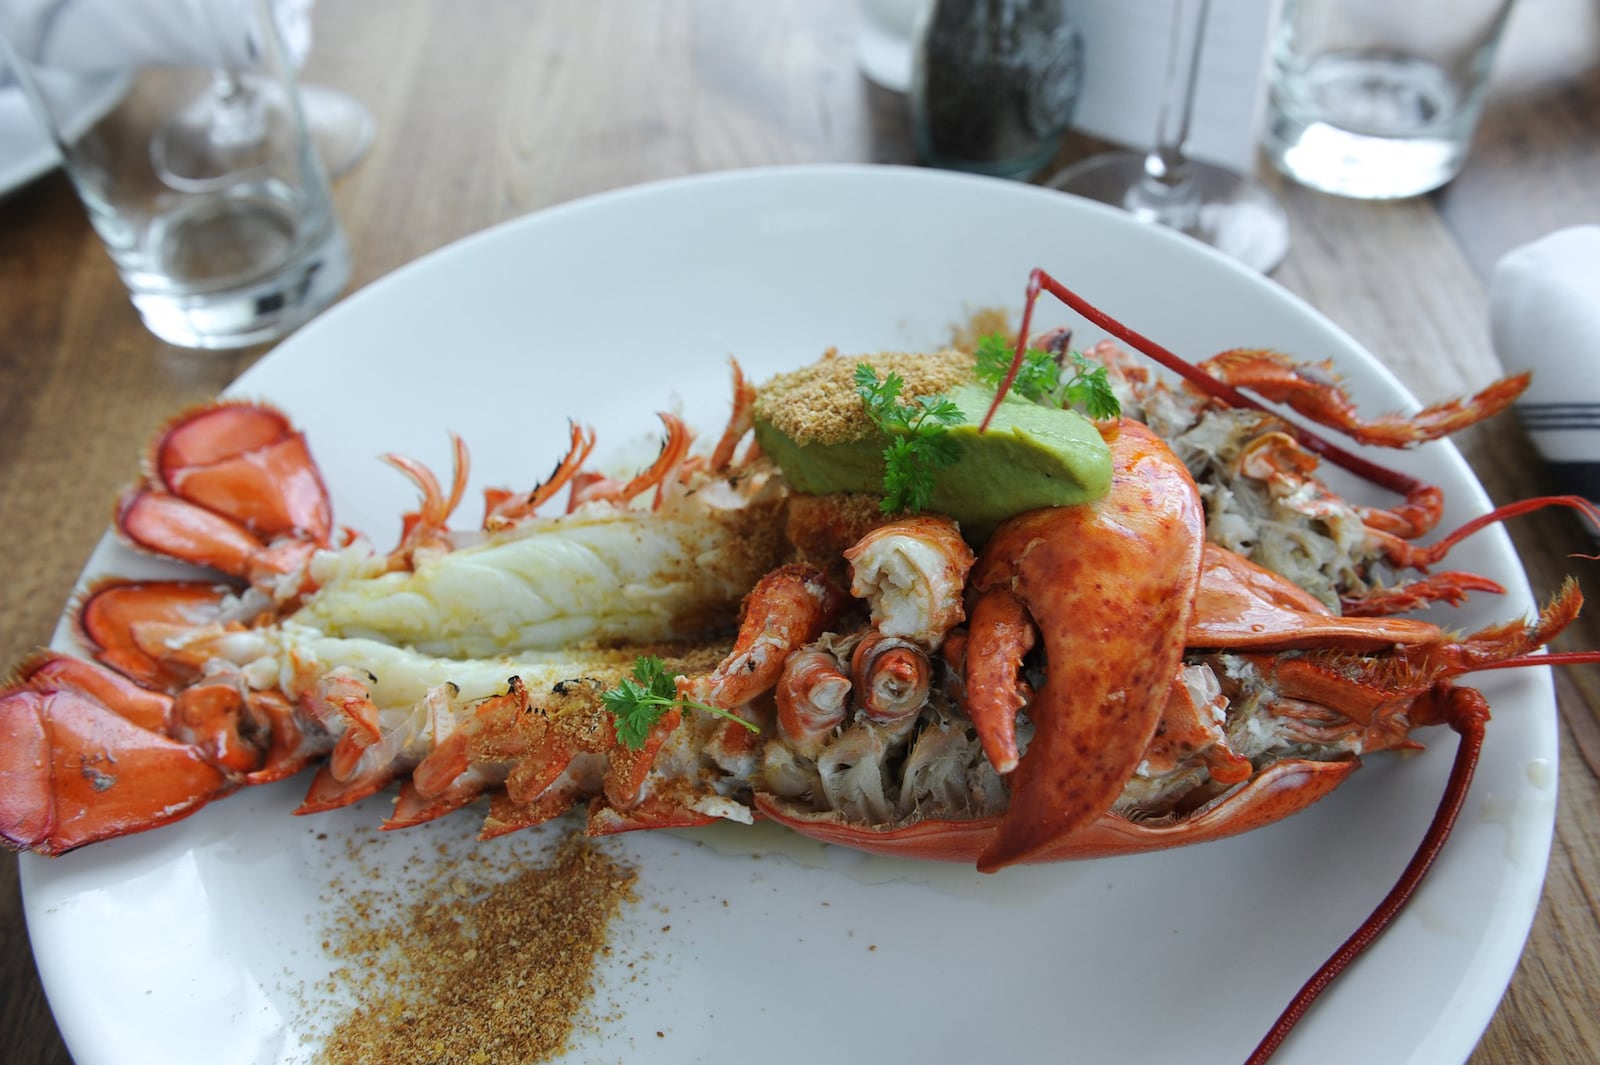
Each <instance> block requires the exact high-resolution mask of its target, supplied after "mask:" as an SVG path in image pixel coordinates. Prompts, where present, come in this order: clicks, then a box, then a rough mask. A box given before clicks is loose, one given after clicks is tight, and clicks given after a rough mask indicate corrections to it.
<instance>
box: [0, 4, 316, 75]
mask: <svg viewBox="0 0 1600 1065" xmlns="http://www.w3.org/2000/svg"><path fill="white" fill-rule="evenodd" d="M310 7H311V0H272V2H271V4H270V8H271V11H272V15H273V20H274V21H275V22H276V23H277V25H278V31H279V35H280V37H281V38H282V40H283V42H284V46H285V50H286V51H287V52H288V54H289V56H290V59H291V62H293V63H294V64H295V65H296V66H298V65H299V63H300V61H302V60H303V59H304V57H305V54H306V52H307V51H309V50H310V44H311V42H310V17H309V11H310ZM254 8H255V5H254V3H252V0H0V34H3V35H4V36H5V37H6V38H7V40H9V41H10V42H11V46H12V47H13V48H14V49H15V50H16V52H17V54H18V55H20V56H21V57H22V58H23V59H26V60H30V61H32V62H33V63H35V64H37V65H38V66H39V67H41V68H48V69H52V70H59V71H62V72H65V73H71V74H103V73H109V72H113V71H121V70H136V69H139V68H141V67H149V66H200V67H222V66H234V67H238V66H248V65H250V64H251V62H252V57H253V56H254V55H256V54H258V53H259V51H260V48H261V42H260V41H259V40H258V39H257V34H256V33H255V31H254V28H253V27H254V25H255V23H256V12H255V9H254Z"/></svg>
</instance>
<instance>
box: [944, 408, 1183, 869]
mask: <svg viewBox="0 0 1600 1065" xmlns="http://www.w3.org/2000/svg"><path fill="white" fill-rule="evenodd" d="M1107 443H1108V444H1110V446H1111V458H1112V468H1113V474H1112V482H1111V489H1110V491H1109V492H1108V493H1107V494H1106V495H1105V496H1103V497H1101V499H1099V500H1097V501H1096V502H1094V503H1092V504H1089V505H1086V506H1077V507H1057V508H1051V509H1046V510H1036V511H1030V512H1028V513H1026V514H1022V515H1019V516H1018V517H1016V518H1013V519H1011V520H1009V521H1008V522H1006V523H1005V524H1004V525H1002V526H1001V527H1000V529H999V530H998V531H997V532H996V533H995V535H994V536H993V537H992V538H991V539H990V541H989V543H988V544H987V545H986V546H985V548H984V552H983V555H982V557H980V558H979V559H978V563H977V567H976V568H975V569H974V571H973V579H972V582H971V587H972V588H973V589H974V590H975V592H976V594H977V596H978V598H979V601H978V602H975V603H974V606H973V609H972V610H971V611H970V612H969V616H970V617H972V618H973V619H974V621H975V622H976V621H978V620H979V619H981V618H982V617H984V616H985V614H986V613H987V611H986V610H985V609H984V604H983V603H982V601H981V600H982V599H983V597H985V596H1002V597H1003V596H1014V597H1015V598H1016V599H1017V600H1018V601H1020V602H1021V604H1022V605H1023V606H1024V607H1025V608H1026V610H1027V613H1028V614H1029V615H1030V616H1031V617H1032V619H1033V621H1034V623H1035V624H1036V625H1037V627H1038V629H1039V631H1040V636H1041V639H1042V641H1043V645H1044V649H1045V660H1046V670H1047V674H1048V675H1047V679H1046V680H1045V683H1044V684H1043V686H1041V687H1040V689H1039V691H1038V693H1037V695H1036V696H1035V698H1034V700H1033V702H1032V703H1031V704H1030V705H1029V708H1028V714H1029V717H1030V718H1031V719H1032V720H1033V723H1034V726H1035V732H1034V737H1033V741H1032V743H1031V744H1030V745H1029V747H1028V749H1027V751H1026V753H1025V754H1023V756H1022V759H1021V761H1020V762H1019V763H1018V764H1017V766H1016V769H1015V770H1014V771H1013V772H1011V773H1010V774H1009V783H1010V791H1011V801H1010V804H1009V806H1008V808H1007V811H1006V814H1005V816H1004V818H1003V820H1002V821H1001V824H1000V828H999V831H998V832H997V833H996V835H995V837H994V838H993V840H992V841H991V842H990V843H989V844H988V845H987V846H986V847H985V848H984V851H983V853H982V854H981V855H980V856H979V859H978V868H979V869H981V870H983V871H985V872H992V871H994V870H996V869H999V868H1001V867H1003V866H1006V865H1010V864H1012V863H1014V862H1023V861H1028V860H1030V859H1032V858H1036V857H1037V856H1039V855H1040V854H1042V853H1045V852H1047V851H1048V850H1049V849H1050V848H1051V847H1052V846H1053V845H1055V844H1057V843H1059V842H1060V841H1062V840H1065V839H1067V838H1069V837H1070V836H1072V835H1073V834H1074V833H1075V832H1078V831H1080V830H1082V829H1084V828H1085V827H1087V826H1088V825H1090V824H1092V823H1093V822H1095V821H1096V820H1097V819H1098V818H1099V817H1100V816H1101V815H1102V814H1104V813H1105V812H1106V811H1107V810H1109V809H1110V808H1111V804H1112V803H1113V802H1114V801H1115V800H1116V798H1117V796H1118V795H1119V794H1120V793H1121V791H1122V788H1123V785H1124V783H1125V782H1126V781H1127V780H1128V778H1129V776H1130V775H1132V773H1133V771H1134V769H1135V768H1136V767H1137V766H1138V764H1139V761H1140V759H1141V758H1142V757H1143V755H1144V751H1145V748H1146V747H1147V746H1148V744H1149V742H1150V738H1151V736H1152V735H1153V734H1154V733H1155V730H1156V726H1157V725H1158V724H1159V723H1160V721H1161V714H1162V710H1163V707H1164V706H1165V703H1166V698H1167V694H1168V692H1169V690H1170V687H1171V684H1172V678H1173V677H1174V676H1175V675H1176V674H1177V671H1178V666H1179V664H1180V662H1181V661H1182V658H1183V649H1184V634H1185V632H1186V630H1187V628H1188V624H1189V618H1190V614H1191V612H1192V610H1193V606H1194V598H1195V592H1196V589H1197V587H1198V584H1199V575H1200V557H1201V548H1202V545H1203V543H1204V539H1205V536H1204V533H1205V517H1204V512H1203V511H1202V509H1201V504H1200V493H1199V490H1198V489H1197V488H1196V487H1195V484H1194V480H1193V478H1191V477H1190V476H1189V472H1188V470H1186V469H1185V468H1184V466H1183V463H1182V462H1181V461H1180V460H1179V459H1178V458H1177V456H1176V455H1174V454H1173V453H1172V451H1171V450H1170V449H1169V448H1168V447H1167V446H1166V444H1165V443H1163V442H1162V441H1161V440H1160V438H1159V437H1157V436H1156V435H1155V434H1154V433H1152V432H1151V431H1150V430H1148V429H1146V428H1145V427H1144V426H1143V425H1140V424H1138V423H1136V422H1132V421H1127V420H1124V421H1123V422H1121V423H1120V424H1119V425H1117V426H1116V427H1114V428H1113V430H1112V431H1111V432H1110V433H1109V434H1108V440H1107ZM983 644H984V634H983V633H981V632H977V631H974V632H973V633H972V634H971V643H970V645H969V651H968V663H967V671H968V684H969V699H968V711H969V713H970V714H971V716H972V719H973V722H974V724H975V725H976V726H977V728H978V732H979V734H980V736H983V735H985V733H986V732H987V733H989V734H991V735H992V734H994V733H995V732H996V729H995V728H994V727H993V725H992V720H993V718H994V717H995V716H996V715H1001V716H1007V715H1010V714H1014V712H1015V711H1014V708H1011V707H1009V706H1005V705H998V706H991V705H988V703H987V701H986V700H985V699H983V698H982V695H981V693H982V692H985V691H995V692H1004V691H1012V690H1015V680H1014V678H1015V677H1016V674H1017V670H1018V668H1019V667H1020V664H1021V663H1020V661H1018V660H1014V659H1010V658H1008V659H1007V660H1005V661H1003V662H1000V663H996V662H993V661H988V662H985V661H982V660H981V656H978V657H979V659H980V660H975V656H974V654H973V651H972V648H979V647H981V646H982V645H983ZM995 669H999V670H1001V671H1003V672H1004V673H1006V674H1007V675H1009V677H1010V678H1013V679H1012V680H1011V681H1010V682H1009V683H1007V682H996V683H983V682H982V678H983V675H984V673H985V672H986V671H992V670H995ZM974 676H977V677H978V678H979V679H980V683H978V684H977V685H976V688H974V685H973V678H974ZM1009 731H1011V729H1010V721H1009V719H1008V720H1006V721H1005V722H1004V723H1003V724H1002V725H1000V726H999V728H998V732H999V733H1000V734H1001V735H1004V734H1005V733H1006V732H1009ZM989 746H990V744H989V743H988V742H985V748H986V753H988V754H989V755H990V758H991V760H993V758H994V753H993V752H992V751H989V750H988V748H989ZM997 764H998V763H997Z"/></svg>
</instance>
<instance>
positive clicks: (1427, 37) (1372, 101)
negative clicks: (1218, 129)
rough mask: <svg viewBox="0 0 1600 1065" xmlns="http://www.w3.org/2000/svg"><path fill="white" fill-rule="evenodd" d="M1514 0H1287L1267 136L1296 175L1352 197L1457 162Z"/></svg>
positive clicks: (1427, 176)
mask: <svg viewBox="0 0 1600 1065" xmlns="http://www.w3.org/2000/svg"><path fill="white" fill-rule="evenodd" d="M1511 5H1512V0H1399V2H1397V0H1284V4H1283V10H1282V13H1281V16H1280V19H1279V23H1278V29H1277V34H1276V38H1275V41H1274V44H1273V49H1272V63H1271V68H1270V70H1269V74H1268V77H1269V94H1268V114H1267V124H1266V129H1265V134H1264V138H1263V144H1264V147H1265V149H1266V153H1267V155H1268V157H1269V158H1270V159H1271V160H1272V162H1273V164H1274V165H1276V166H1277V168H1278V169H1279V170H1281V171H1283V172H1284V173H1285V174H1287V175H1288V176H1289V177H1291V178H1294V179H1295V180H1296V181H1298V182H1300V183H1301V184H1303V185H1309V186H1310V187H1312V188H1315V189H1320V190H1322V191H1324V192H1330V193H1335V194H1337V195H1342V196H1352V197H1356V198H1360V199H1396V198H1399V197H1404V196H1415V195H1419V194H1421V193H1424V192H1427V191H1429V190H1431V189H1435V188H1438V187H1439V186H1440V185H1443V184H1444V183H1445V182H1447V181H1449V180H1450V179H1451V178H1453V177H1455V176H1456V174H1457V173H1458V172H1459V171H1460V169H1461V165H1462V163H1463V162H1464V161H1465V160H1466V155H1467V148H1468V146H1469V145H1470V143H1471V141H1472V134H1473V131H1474V129H1475V128H1476V127H1477V124H1478V116H1479V114H1480V112H1481V111H1482V108H1483V97H1484V93H1485V91H1486V90H1487V87H1488V82H1489V73H1490V68H1491V67H1492V65H1493V63H1494V54H1495V49H1496V47H1497V45H1498V44H1499V41H1500V37H1501V33H1502V31H1503V30H1504V28H1505V23H1506V19H1507V17H1508V15H1509V14H1510V12H1511Z"/></svg>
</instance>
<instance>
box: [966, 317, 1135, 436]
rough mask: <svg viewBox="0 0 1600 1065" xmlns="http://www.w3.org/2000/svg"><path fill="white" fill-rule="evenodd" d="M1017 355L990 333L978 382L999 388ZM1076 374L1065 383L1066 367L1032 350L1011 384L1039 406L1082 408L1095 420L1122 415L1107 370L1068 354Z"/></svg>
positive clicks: (981, 348) (981, 350) (982, 347)
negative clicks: (1064, 373)
mask: <svg viewBox="0 0 1600 1065" xmlns="http://www.w3.org/2000/svg"><path fill="white" fill-rule="evenodd" d="M1014 354H1015V351H1014V349H1013V348H1012V346H1011V342H1010V341H1008V340H1006V338H1005V337H1003V336H1001V335H1000V334H999V333H990V334H988V335H987V336H985V337H982V338H981V339H980V340H979V341H978V350H977V352H976V355H977V373H978V380H980V381H982V382H984V383H985V384H987V385H989V386H990V387H991V388H999V387H1000V383H1001V382H1002V381H1004V380H1005V379H1006V374H1007V373H1008V372H1009V371H1010V369H1011V360H1012V358H1013V356H1014ZM1067 359H1068V360H1069V361H1070V362H1071V363H1072V368H1073V374H1072V376H1071V377H1068V378H1067V379H1066V380H1064V381H1063V380H1062V376H1061V375H1062V373H1063V367H1062V365H1061V363H1060V362H1059V361H1058V360H1057V359H1056V357H1055V356H1054V355H1051V354H1050V353H1049V352H1048V351H1040V350H1039V349H1037V348H1029V349H1028V350H1027V351H1026V352H1024V353H1023V356H1022V367H1021V368H1020V369H1019V370H1018V371H1017V378H1016V380H1015V381H1013V382H1012V383H1011V388H1012V390H1013V391H1014V392H1017V393H1018V394H1020V395H1022V396H1024V397H1025V398H1027V399H1031V400H1033V401H1034V402H1036V403H1048V404H1050V405H1051V406H1056V407H1081V408H1082V409H1083V412H1084V413H1085V414H1087V415H1088V416H1089V417H1091V418H1096V419H1099V420H1105V419H1107V418H1115V417H1117V416H1118V415H1119V414H1121V413H1122V404H1120V403H1118V402H1117V396H1116V393H1115V392H1113V391H1112V390H1111V381H1110V379H1109V378H1108V377H1107V375H1106V368H1105V367H1104V366H1101V365H1100V364H1099V363H1097V362H1095V361H1094V360H1093V359H1090V358H1089V357H1088V356H1086V355H1084V354H1083V353H1082V352H1080V351H1069V352H1067Z"/></svg>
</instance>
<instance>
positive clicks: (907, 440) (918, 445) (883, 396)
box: [855, 363, 967, 514]
mask: <svg viewBox="0 0 1600 1065" xmlns="http://www.w3.org/2000/svg"><path fill="white" fill-rule="evenodd" d="M855 382H856V392H857V393H858V394H859V395H860V396H861V402H862V404H863V405H864V406H865V407H866V410H867V417H869V418H871V419H872V423H873V424H874V425H876V426H877V427H878V428H879V429H881V430H882V431H883V432H885V433H887V434H888V435H889V437H890V440H889V446H888V447H887V448H885V449H884V451H883V501H882V502H881V503H879V504H878V505H879V507H880V508H881V509H882V510H883V512H884V513H886V514H895V513H899V512H901V511H905V512H907V513H911V514H916V513H918V512H919V511H921V510H922V509H923V508H924V507H926V506H927V505H928V501H929V500H930V499H931V498H932V497H933V475H934V473H935V472H937V471H939V470H942V469H944V468H945V467H947V466H951V465H953V464H954V463H955V461H956V460H957V459H958V458H960V457H961V446H960V445H959V444H957V443H956V442H955V440H954V439H952V438H951V437H950V435H949V433H948V432H946V430H947V429H948V428H949V427H950V426H952V425H960V424H961V423H962V422H964V421H966V420H967V416H966V415H965V414H962V413H961V409H960V408H959V407H957V406H956V405H955V404H954V403H952V402H950V400H948V399H946V398H944V397H943V396H917V397H915V398H913V399H912V400H910V401H909V402H901V400H900V393H901V390H902V389H904V388H905V381H903V380H902V379H901V377H900V375H899V374H895V373H891V374H889V375H887V376H886V377H884V379H883V380H882V381H880V380H878V371H876V370H874V369H873V368H872V367H871V366H868V365H867V364H866V363H857V364H856V377H855Z"/></svg>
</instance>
